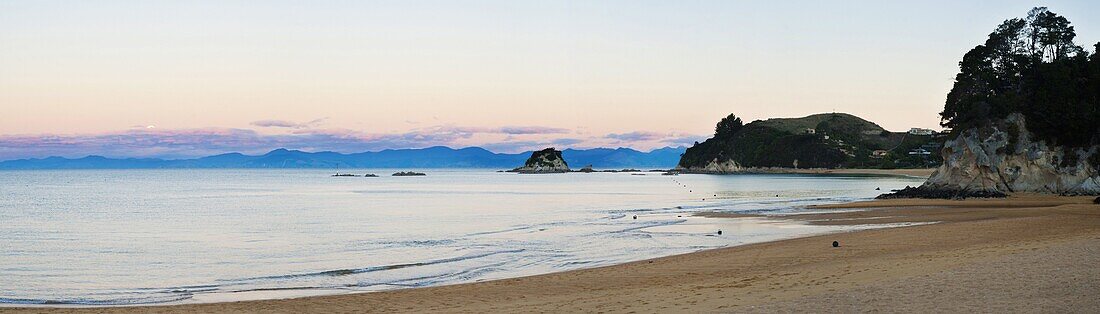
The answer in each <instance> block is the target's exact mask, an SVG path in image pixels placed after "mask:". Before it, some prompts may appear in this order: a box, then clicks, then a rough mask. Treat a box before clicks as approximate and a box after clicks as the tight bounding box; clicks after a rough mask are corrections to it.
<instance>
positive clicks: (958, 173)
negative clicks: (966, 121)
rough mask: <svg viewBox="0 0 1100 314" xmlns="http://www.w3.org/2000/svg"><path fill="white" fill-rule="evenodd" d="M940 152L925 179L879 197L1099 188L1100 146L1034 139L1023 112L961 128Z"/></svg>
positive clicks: (1089, 190)
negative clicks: (940, 162)
mask: <svg viewBox="0 0 1100 314" xmlns="http://www.w3.org/2000/svg"><path fill="white" fill-rule="evenodd" d="M941 154H942V155H943V159H944V163H943V165H942V166H940V167H939V168H938V169H937V170H936V172H934V173H933V174H932V175H931V176H930V177H929V178H928V181H926V182H925V183H924V184H923V185H921V186H920V187H917V188H910V189H905V190H901V191H898V192H897V193H894V194H886V195H883V196H882V198H891V197H967V196H1002V195H1004V194H1008V193H1014V192H1035V193H1054V194H1074V195H1080V194H1087V195H1096V194H1100V174H1098V173H1097V170H1098V168H1100V146H1096V145H1093V146H1090V147H1076V148H1071V147H1062V146H1052V145H1050V144H1048V143H1047V142H1046V141H1042V140H1037V139H1036V137H1035V136H1034V134H1033V133H1032V132H1029V131H1028V129H1027V127H1026V124H1025V121H1024V117H1023V115H1021V114H1011V115H1009V116H1008V117H1007V118H1006V119H1004V120H1001V121H999V122H997V123H994V124H992V125H989V126H986V127H983V128H972V129H969V130H966V131H964V132H961V133H959V134H958V136H957V137H955V138H954V139H952V140H949V141H947V142H946V143H945V144H944V147H943V150H942V152H941Z"/></svg>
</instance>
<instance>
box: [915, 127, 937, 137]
mask: <svg viewBox="0 0 1100 314" xmlns="http://www.w3.org/2000/svg"><path fill="white" fill-rule="evenodd" d="M909 134H912V135H933V134H936V131H933V130H932V129H922V128H912V129H909Z"/></svg>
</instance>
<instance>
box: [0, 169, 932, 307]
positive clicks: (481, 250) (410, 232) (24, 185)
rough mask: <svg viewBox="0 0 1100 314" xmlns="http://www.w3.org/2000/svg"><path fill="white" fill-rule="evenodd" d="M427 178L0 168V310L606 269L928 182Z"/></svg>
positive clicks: (751, 235)
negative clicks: (739, 215)
mask: <svg viewBox="0 0 1100 314" xmlns="http://www.w3.org/2000/svg"><path fill="white" fill-rule="evenodd" d="M359 172H374V173H386V170H377V169H375V170H370V171H366V170H363V171H359ZM421 172H427V173H428V176H425V177H387V176H383V177H378V178H362V177H329V176H328V175H329V173H328V172H326V171H317V170H285V171H284V170H117V171H115V170H110V171H106V170H95V171H5V172H0V188H2V191H0V192H2V193H0V221H3V222H4V223H3V224H0V249H2V250H0V303H9V304H43V303H51V304H90V305H107V304H144V303H162V302H180V301H185V302H194V301H202V302H212V301H226V300H240V299H253V298H272V297H286V296H299V295H312V294H328V293H338V292H342V291H371V290H382V289H393V288H402V287H420V286H428V285H439V284H451V283H459V282H470V281H475V280H484V279H495V278H504V277H514V276H522V275H531V274H539V273H546V272H554V271H561V270H568V269H576V268H584V267H593V266H601V265H609V264H615V263H621V262H625V261H631V260H638V259H645V258H651V257H657V256H664V255H671V254H677V253H686V252H691V251H696V250H700V249H706V248H716V247H722V246H730V245H738V244H745V243H753V242H761V241H769V240H775V239H781V238H789V237H795V236H801V235H808V234H816V233H823V232H831V231H837V230H842V229H840V228H844V227H830V226H809V225H802V224H795V223H790V222H776V221H769V220H762V219H755V218H746V219H705V218H698V217H692V216H690V213H693V212H697V211H715V210H716V211H730V212H749V213H794V212H799V211H804V209H801V207H802V206H805V205H810V204H820V203H830V202H844V201H850V200H855V199H861V198H868V197H872V196H874V195H877V193H878V191H875V188H877V187H878V188H881V189H882V190H883V191H885V190H889V189H896V188H901V187H904V186H905V185H916V184H919V182H920V180H917V179H907V178H895V177H865V176H864V177H846V176H806V175H737V176H709V175H680V176H660V175H657V174H652V173H651V174H647V175H630V174H627V173H591V174H580V173H574V174H548V175H517V174H511V173H496V172H491V171H484V170H478V171H473V170H423V171H421ZM635 215H637V217H638V218H637V219H634V216H635ZM719 229H720V230H722V231H723V234H722V235H721V236H719V235H717V234H716V231H717V230H719Z"/></svg>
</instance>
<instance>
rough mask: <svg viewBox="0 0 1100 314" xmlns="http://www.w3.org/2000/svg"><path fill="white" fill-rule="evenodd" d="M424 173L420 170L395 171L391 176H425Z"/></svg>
mask: <svg viewBox="0 0 1100 314" xmlns="http://www.w3.org/2000/svg"><path fill="white" fill-rule="evenodd" d="M426 175H427V174H425V173H422V172H412V171H401V172H395V173H394V174H393V176H395V177H414V176H426Z"/></svg>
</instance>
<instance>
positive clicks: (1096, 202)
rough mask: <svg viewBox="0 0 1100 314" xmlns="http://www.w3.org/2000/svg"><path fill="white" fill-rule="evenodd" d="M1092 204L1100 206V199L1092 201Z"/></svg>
mask: <svg viewBox="0 0 1100 314" xmlns="http://www.w3.org/2000/svg"><path fill="white" fill-rule="evenodd" d="M1092 203H1093V204H1100V197H1097V198H1096V199H1094V200H1092Z"/></svg>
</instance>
